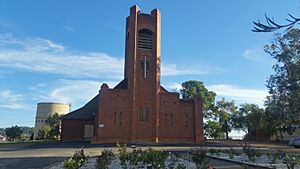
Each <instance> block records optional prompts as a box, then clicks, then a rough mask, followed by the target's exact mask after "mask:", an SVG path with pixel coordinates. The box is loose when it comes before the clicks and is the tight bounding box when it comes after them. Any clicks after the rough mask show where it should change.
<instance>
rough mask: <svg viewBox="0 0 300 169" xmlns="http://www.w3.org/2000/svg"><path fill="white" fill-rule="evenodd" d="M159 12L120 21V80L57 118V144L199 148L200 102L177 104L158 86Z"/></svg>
mask: <svg viewBox="0 0 300 169" xmlns="http://www.w3.org/2000/svg"><path fill="white" fill-rule="evenodd" d="M160 21H161V18H160V11H159V10H158V9H154V10H153V11H151V14H145V13H141V12H140V9H139V8H138V7H137V6H133V7H131V9H130V16H128V17H127V18H126V47H125V70H124V72H125V73H124V79H123V80H122V81H121V82H120V83H119V84H118V85H117V86H115V87H114V88H109V87H108V85H107V84H103V85H102V86H101V89H100V91H99V94H98V95H97V96H95V97H94V98H93V99H92V100H91V101H89V102H88V103H87V104H86V105H84V106H83V107H81V108H79V109H77V110H75V111H73V112H70V113H69V114H67V115H65V116H63V118H62V134H61V139H62V141H82V140H91V142H92V143H116V142H120V143H141V142H142V143H151V142H160V143H202V142H203V141H204V136H203V113H202V105H203V104H202V102H201V99H200V98H194V99H193V100H183V99H180V98H179V94H178V93H176V92H169V91H167V90H166V89H164V88H163V87H162V86H161V85H160V48H161V46H160V39H161V35H160V28H161V24H160Z"/></svg>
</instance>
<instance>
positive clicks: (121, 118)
mask: <svg viewBox="0 0 300 169" xmlns="http://www.w3.org/2000/svg"><path fill="white" fill-rule="evenodd" d="M122 116H123V113H122V112H120V119H119V123H120V126H122V120H123V117H122Z"/></svg>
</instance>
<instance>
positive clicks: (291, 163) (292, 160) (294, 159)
mask: <svg viewBox="0 0 300 169" xmlns="http://www.w3.org/2000/svg"><path fill="white" fill-rule="evenodd" d="M283 163H284V164H285V165H286V167H287V169H294V168H295V166H296V165H298V164H300V157H299V156H298V155H291V154H285V156H284V158H283Z"/></svg>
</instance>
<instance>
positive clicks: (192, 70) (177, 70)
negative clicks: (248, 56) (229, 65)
mask: <svg viewBox="0 0 300 169" xmlns="http://www.w3.org/2000/svg"><path fill="white" fill-rule="evenodd" d="M221 71H222V69H220V68H217V67H213V66H210V65H204V64H198V65H197V66H194V65H189V66H182V65H181V66H178V65H176V64H162V68H161V73H162V76H181V75H206V74H212V73H219V72H221Z"/></svg>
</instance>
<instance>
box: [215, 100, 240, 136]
mask: <svg viewBox="0 0 300 169" xmlns="http://www.w3.org/2000/svg"><path fill="white" fill-rule="evenodd" d="M215 112H216V115H217V117H218V119H219V123H220V125H221V131H222V132H225V133H226V139H229V137H228V134H229V132H230V131H231V129H232V128H233V122H232V118H231V117H232V115H233V114H235V113H237V107H236V106H235V104H234V102H233V101H231V102H228V101H226V100H225V99H224V98H222V100H220V101H217V104H216V109H215Z"/></svg>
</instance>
